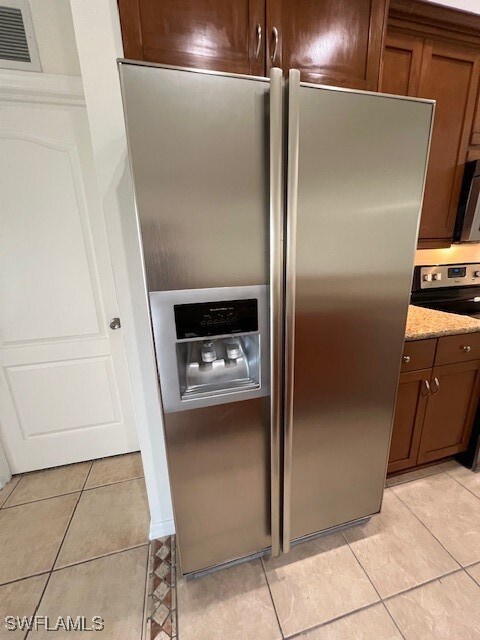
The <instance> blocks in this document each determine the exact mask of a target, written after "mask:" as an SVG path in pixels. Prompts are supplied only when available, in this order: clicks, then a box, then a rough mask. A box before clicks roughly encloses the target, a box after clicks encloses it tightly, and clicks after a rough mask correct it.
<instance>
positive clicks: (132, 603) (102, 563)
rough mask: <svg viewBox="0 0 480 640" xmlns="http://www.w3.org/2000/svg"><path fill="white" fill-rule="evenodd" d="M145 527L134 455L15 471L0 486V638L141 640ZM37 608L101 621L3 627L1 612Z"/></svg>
mask: <svg viewBox="0 0 480 640" xmlns="http://www.w3.org/2000/svg"><path fill="white" fill-rule="evenodd" d="M148 525H149V515H148V507H147V501H146V494H145V486H144V480H143V470H142V463H141V459H140V454H138V453H134V454H129V455H125V456H115V457H113V458H107V459H104V460H97V461H94V462H82V463H79V464H75V465H68V466H66V467H59V468H56V469H48V470H46V471H39V472H33V473H28V474H24V475H21V476H14V478H13V479H12V481H11V482H10V483H9V484H8V485H7V486H6V487H5V488H4V489H3V490H1V491H0V640H3V639H4V638H5V640H6V639H7V638H11V639H14V638H25V637H28V638H29V640H33V638H39V640H40V639H43V638H49V637H53V636H55V638H57V640H64V639H65V640H66V639H67V638H72V637H73V636H76V635H81V637H82V638H84V639H85V640H88V639H90V638H94V637H95V638H99V637H101V638H102V640H141V638H142V633H143V628H142V625H143V618H144V616H143V611H144V604H145V589H146V576H147V562H148ZM35 613H36V615H38V616H48V617H49V619H50V622H51V623H52V621H56V620H57V618H58V616H64V617H66V616H73V617H74V618H75V617H76V616H86V617H87V619H88V618H90V619H91V617H92V616H101V617H103V618H104V624H105V629H104V631H102V632H101V633H99V632H98V631H91V632H72V631H69V632H66V631H57V632H47V631H44V630H40V631H36V632H33V631H32V632H29V633H28V632H25V631H20V630H17V631H7V630H6V628H5V624H4V618H5V616H8V615H12V616H32V615H33V614H35Z"/></svg>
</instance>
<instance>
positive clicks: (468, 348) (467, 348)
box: [460, 344, 472, 353]
mask: <svg viewBox="0 0 480 640" xmlns="http://www.w3.org/2000/svg"><path fill="white" fill-rule="evenodd" d="M460 349H461V350H462V351H463V352H464V353H470V351H471V350H472V347H471V346H470V345H469V344H462V346H461V347H460Z"/></svg>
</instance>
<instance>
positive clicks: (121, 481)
mask: <svg viewBox="0 0 480 640" xmlns="http://www.w3.org/2000/svg"><path fill="white" fill-rule="evenodd" d="M142 479H143V480H144V479H145V476H133V477H132V478H125V479H124V480H114V481H113V482H107V483H105V484H99V485H95V486H94V487H85V489H83V491H93V490H94V489H101V488H102V487H111V486H112V485H114V484H123V483H124V482H130V481H131V480H142Z"/></svg>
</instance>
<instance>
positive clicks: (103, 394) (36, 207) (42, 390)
mask: <svg viewBox="0 0 480 640" xmlns="http://www.w3.org/2000/svg"><path fill="white" fill-rule="evenodd" d="M30 75H31V74H30ZM37 78H38V76H37ZM50 78H52V77H51V76H50ZM28 82H31V81H30V80H29V81H28ZM68 85H69V86H68V87H62V88H61V89H62V90H61V91H59V90H58V87H55V90H54V91H52V90H51V87H47V88H40V89H39V88H38V87H37V88H34V89H32V90H30V89H29V87H28V86H27V88H25V87H23V88H22V89H21V91H14V92H10V95H9V94H8V92H7V97H9V98H10V99H9V100H8V101H7V102H5V103H4V104H3V107H2V114H1V115H2V118H1V128H0V147H1V174H0V175H1V178H0V180H1V182H2V195H1V202H2V204H1V213H0V215H1V232H0V305H1V308H0V364H1V367H0V369H1V374H0V375H1V378H0V403H1V414H0V418H1V429H2V436H3V442H4V445H5V448H6V452H7V456H8V458H9V462H10V465H11V467H12V471H13V473H18V472H23V471H30V470H33V469H40V468H45V467H51V466H57V465H61V464H67V463H71V462H78V461H80V460H86V459H90V458H97V457H102V456H108V455H113V454H118V453H125V452H127V451H134V450H136V449H138V440H137V435H136V429H135V423H134V414H133V408H132V398H131V391H130V386H129V380H128V372H127V364H126V356H125V350H124V344H123V340H122V335H121V333H122V329H121V328H120V329H118V330H112V329H111V328H110V326H109V324H110V321H111V320H112V318H114V317H118V307H117V301H116V296H115V287H114V281H113V275H112V271H111V265H110V259H109V253H108V245H107V238H106V231H105V225H104V220H103V212H102V207H101V201H100V198H99V194H98V186H97V182H96V175H95V169H94V164H93V155H92V150H91V146H90V137H89V129H88V121H87V115H86V110H85V108H84V105H83V101H82V99H81V96H80V97H79V95H78V93H79V88H78V85H72V80H71V79H70V80H69V81H68ZM70 85H72V86H74V89H75V91H74V93H75V92H76V95H74V96H72V95H71V93H69V92H70V90H71V89H72V87H71V86H70Z"/></svg>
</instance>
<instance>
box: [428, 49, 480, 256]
mask: <svg viewBox="0 0 480 640" xmlns="http://www.w3.org/2000/svg"><path fill="white" fill-rule="evenodd" d="M479 68H480V52H479V51H472V50H470V49H468V48H466V47H461V46H459V45H449V44H445V43H443V42H435V41H432V40H426V41H425V45H424V51H423V59H422V70H421V73H420V82H419V87H418V96H419V97H421V98H433V99H435V100H436V107H435V119H434V124H433V133H432V143H431V148H430V160H429V163H428V172H427V181H426V184H425V195H424V201H423V210H422V219H421V223H420V238H426V239H432V238H435V239H437V238H438V239H446V241H447V244H449V243H450V241H451V239H452V237H453V229H454V226H455V217H456V214H457V207H458V198H459V195H460V188H461V185H462V177H463V168H464V164H465V160H466V155H467V150H468V143H469V138H470V135H471V129H472V122H473V112H474V107H475V102H476V96H477V91H478V79H479Z"/></svg>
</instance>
